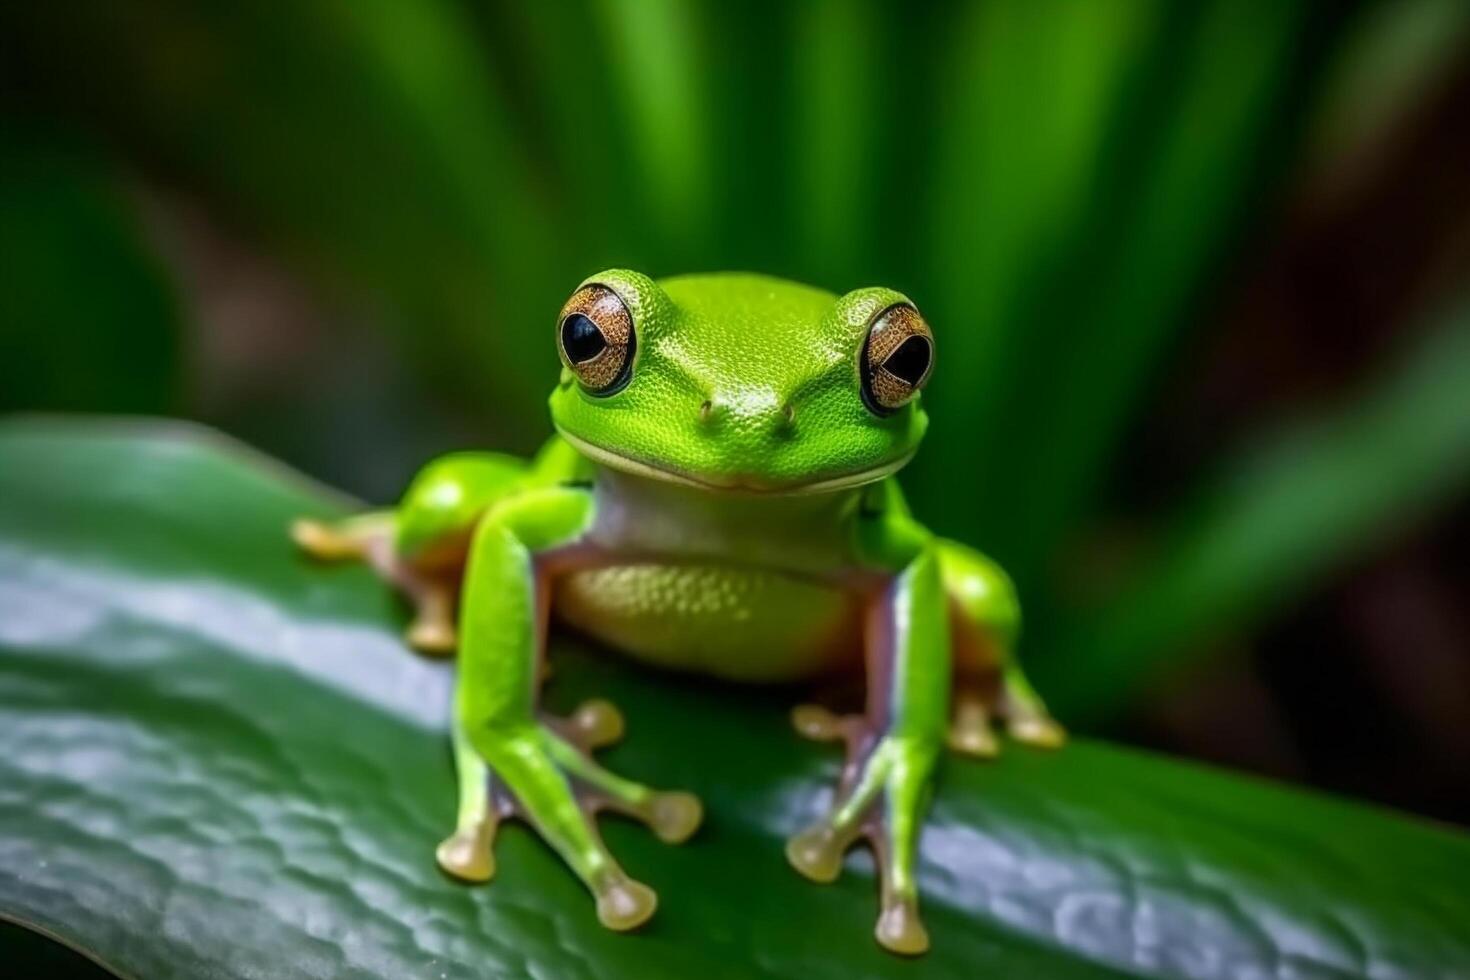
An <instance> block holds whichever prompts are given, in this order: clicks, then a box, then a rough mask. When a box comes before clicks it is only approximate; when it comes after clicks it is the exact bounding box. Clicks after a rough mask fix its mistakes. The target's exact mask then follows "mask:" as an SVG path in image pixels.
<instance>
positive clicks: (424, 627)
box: [403, 580, 459, 657]
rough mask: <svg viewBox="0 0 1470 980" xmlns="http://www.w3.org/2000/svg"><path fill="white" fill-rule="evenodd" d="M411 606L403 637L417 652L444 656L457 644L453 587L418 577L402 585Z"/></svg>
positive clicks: (450, 652)
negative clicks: (404, 585) (410, 618)
mask: <svg viewBox="0 0 1470 980" xmlns="http://www.w3.org/2000/svg"><path fill="white" fill-rule="evenodd" d="M405 591H406V592H408V594H409V598H410V600H411V601H412V602H413V605H414V617H413V622H412V623H410V624H409V626H408V630H407V631H406V632H405V633H404V636H403V638H404V639H405V640H406V641H408V645H409V646H411V647H413V648H414V649H415V650H417V651H419V652H420V653H427V654H429V655H430V656H435V657H447V656H450V655H452V654H453V653H454V649H455V647H456V646H458V645H459V636H458V634H457V633H456V631H455V627H454V612H455V609H454V605H455V589H454V588H453V587H452V586H450V585H448V584H446V583H442V582H435V581H427V580H419V581H416V582H414V583H412V585H411V586H408V587H406V588H405Z"/></svg>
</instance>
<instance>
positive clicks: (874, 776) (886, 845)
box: [786, 705, 939, 956]
mask: <svg viewBox="0 0 1470 980" xmlns="http://www.w3.org/2000/svg"><path fill="white" fill-rule="evenodd" d="M792 721H793V723H794V724H795V726H796V729H797V731H799V732H800V733H802V734H803V735H805V736H807V737H809V738H815V739H819V740H822V741H841V742H843V743H844V744H845V745H846V747H847V764H846V765H845V766H844V767H843V772H842V778H841V781H840V782H839V784H838V787H837V793H836V796H835V798H834V800H833V805H832V807H831V809H830V811H829V812H828V813H827V815H826V816H825V817H823V818H822V819H821V820H819V821H817V822H816V823H815V824H813V825H812V826H810V827H808V828H807V829H805V830H803V831H801V832H800V833H798V834H797V835H796V836H794V837H792V838H791V840H790V841H788V842H787V845H786V858H787V860H788V861H789V862H790V863H791V865H792V867H794V868H795V869H796V870H797V871H798V872H800V873H801V874H802V875H804V876H805V877H807V878H809V879H811V880H812V881H816V882H822V883H826V882H831V881H835V880H836V879H837V877H838V875H840V874H841V872H842V861H843V857H844V855H845V854H846V853H847V850H848V848H850V847H851V846H852V845H853V844H854V843H856V842H857V841H858V840H859V839H860V838H866V839H867V841H868V842H869V844H870V845H871V847H872V848H873V851H874V853H875V855H876V857H877V866H878V875H879V882H880V888H879V895H880V911H879V914H878V920H877V924H876V926H875V927H874V931H873V934H874V937H875V938H876V939H877V940H878V942H879V944H880V945H882V946H883V947H884V948H885V949H888V950H890V951H891V952H894V953H901V954H904V955H908V956H916V955H918V954H920V953H923V952H925V951H926V950H928V948H929V934H928V931H927V930H925V928H924V923H923V921H922V920H921V919H920V917H919V897H918V883H917V876H916V874H915V861H916V851H917V844H918V836H919V829H920V826H921V824H922V817H923V813H922V811H923V806H924V801H925V798H926V795H927V790H928V785H929V779H930V776H931V774H932V772H933V769H934V764H935V761H936V759H937V757H938V754H939V744H938V741H937V740H935V739H929V738H924V737H920V736H915V735H904V734H896V733H892V732H890V733H883V734H880V733H878V732H877V731H875V730H874V729H873V727H872V725H871V723H870V722H869V721H868V720H867V719H866V718H863V717H861V716H857V715H837V714H834V713H833V712H831V711H829V710H827V709H826V708H822V707H820V706H816V705H802V706H800V707H798V708H797V709H796V710H795V711H793V712H792Z"/></svg>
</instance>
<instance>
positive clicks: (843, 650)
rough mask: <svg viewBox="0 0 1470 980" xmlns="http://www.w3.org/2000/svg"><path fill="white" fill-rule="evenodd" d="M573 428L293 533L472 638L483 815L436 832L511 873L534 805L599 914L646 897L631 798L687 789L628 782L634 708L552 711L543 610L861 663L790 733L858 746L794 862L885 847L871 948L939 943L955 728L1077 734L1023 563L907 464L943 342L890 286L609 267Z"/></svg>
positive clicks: (666, 658)
mask: <svg viewBox="0 0 1470 980" xmlns="http://www.w3.org/2000/svg"><path fill="white" fill-rule="evenodd" d="M555 341H556V346H557V351H558V353H559V354H560V357H561V362H562V371H561V379H560V382H559V384H558V385H557V386H556V389H555V391H553V392H552V394H551V418H552V422H553V423H554V425H555V430H556V434H555V435H553V436H552V437H551V440H550V441H549V442H548V443H547V444H546V445H545V447H544V448H543V449H542V450H541V451H540V452H539V453H538V454H537V455H536V456H535V458H533V459H531V460H529V461H524V460H521V459H517V458H514V457H510V456H505V455H499V454H494V453H481V452H474V453H462V454H454V455H450V456H446V457H443V458H441V459H439V460H437V461H435V462H433V463H430V464H429V465H428V466H427V467H426V468H425V469H423V470H422V471H421V472H420V474H419V475H418V476H417V477H416V478H415V479H414V480H413V482H412V484H411V485H410V487H409V489H408V490H407V492H406V494H405V495H404V497H403V499H402V501H401V502H400V503H399V505H398V506H397V508H395V509H393V510H391V511H378V512H372V513H367V514H363V515H360V516H356V517H351V518H348V519H346V520H344V521H340V522H337V523H324V522H316V521H306V520H303V521H300V522H298V523H297V524H296V525H295V526H294V528H293V534H294V537H295V539H296V541H297V542H298V544H299V545H300V546H301V547H303V548H304V549H305V550H306V551H307V552H309V553H311V554H313V555H315V556H318V557H320V558H325V559H357V560H363V561H367V562H369V563H370V564H371V565H372V566H373V567H374V568H376V569H377V571H378V572H379V573H380V574H381V575H382V576H383V577H384V578H386V579H387V580H388V581H390V582H391V583H392V584H393V585H394V586H396V587H397V588H399V589H401V590H402V591H403V592H404V593H405V594H406V595H407V596H408V597H409V599H410V600H411V602H412V603H413V605H414V607H415V610H416V615H415V617H414V619H413V621H412V624H411V626H410V627H409V631H408V641H409V642H410V643H411V644H412V645H414V646H416V647H418V648H420V649H422V650H425V651H435V652H444V653H449V652H453V651H457V654H458V676H457V680H456V695H455V709H454V717H455V723H454V727H453V743H454V749H455V759H456V763H457V765H458V771H459V775H460V780H459V786H460V795H461V799H460V808H459V817H458V823H457V826H456V827H455V829H454V831H453V833H452V834H451V835H450V836H449V837H448V838H447V839H446V840H445V841H444V842H443V843H442V844H441V845H440V846H439V849H438V860H439V863H440V865H442V867H443V868H444V870H446V871H447V872H449V873H450V874H451V875H454V876H457V877H458V878H461V879H466V880H470V881H484V880H487V879H489V878H490V877H491V875H492V874H493V872H494V858H493V853H492V848H493V844H494V838H495V831H496V825H497V823H498V821H499V820H501V819H502V818H504V817H506V816H509V815H512V814H514V815H518V816H520V817H522V818H524V819H525V820H527V821H529V822H530V823H531V824H532V825H533V826H534V827H535V829H536V830H537V831H538V832H539V834H540V835H541V836H542V837H543V838H544V839H545V840H546V841H547V843H549V844H550V845H551V847H552V848H554V849H555V850H556V852H557V853H558V854H559V855H560V856H561V857H562V858H563V859H564V860H565V861H566V863H567V864H568V865H569V866H570V867H571V869H572V870H573V871H574V872H575V873H576V874H577V876H578V877H579V878H580V879H581V880H582V881H583V882H584V883H585V884H586V886H587V888H588V889H589V890H590V891H591V892H592V895H593V897H594V899H595V904H596V911H597V915H598V918H599V919H600V920H601V922H602V923H603V924H604V925H605V926H607V927H608V928H611V929H631V928H634V927H636V926H638V925H639V924H641V923H642V922H644V921H645V920H646V919H647V918H648V917H649V916H650V915H652V914H653V912H654V908H655V904H656V897H655V895H654V893H653V891H652V890H651V889H650V888H648V887H647V886H645V885H643V884H642V883H640V882H638V881H636V880H635V879H633V878H632V877H630V876H629V875H628V874H627V873H626V872H624V870H623V869H622V868H621V866H620V865H619V864H618V862H617V861H616V860H615V859H614V857H613V856H612V855H611V854H610V853H609V852H608V850H607V848H606V846H605V845H604V843H603V841H602V839H601V837H600V836H599V834H598V832H597V829H596V826H595V822H594V819H593V814H594V811H595V810H596V809H599V808H612V809H614V810H617V811H621V812H624V813H627V814H630V815H632V816H634V817H636V818H639V819H641V820H643V821H645V822H646V823H647V824H648V825H649V826H650V827H651V829H652V830H653V832H654V833H655V834H657V835H658V836H659V837H660V838H662V839H663V840H666V841H669V842H679V841H682V840H684V839H685V838H687V837H688V836H689V835H690V834H692V833H693V832H694V830H695V829H696V827H697V826H698V824H699V823H700V821H701V818H702V810H701V806H700V804H699V801H698V800H697V799H696V798H695V797H694V796H693V795H691V794H689V793H684V792H676V791H662V790H655V789H651V788H649V787H647V786H644V785H641V784H639V783H636V782H632V781H630V780H628V779H626V778H624V777H622V776H620V775H616V774H614V773H612V772H609V771H608V770H607V769H605V768H603V767H602V766H600V765H599V764H598V763H596V762H595V761H593V759H592V757H591V750H592V749H593V748H596V747H599V746H601V745H605V744H607V743H608V742H610V741H612V740H615V739H616V738H617V737H618V736H619V734H620V733H621V730H622V719H621V717H620V715H619V714H618V713H617V711H616V709H614V708H613V707H612V706H611V705H610V704H608V703H606V702H605V701H594V702H589V703H587V704H585V705H583V706H582V707H581V708H579V709H578V710H577V711H576V712H574V713H573V714H572V716H570V717H568V718H559V717H552V716H550V715H549V714H547V713H545V712H543V711H542V710H541V709H540V708H539V706H538V698H539V688H540V686H541V680H542V678H543V665H542V660H543V656H544V652H545V646H546V635H547V630H548V625H549V622H550V621H551V620H552V619H555V620H556V621H557V622H558V623H560V624H563V625H565V626H568V627H571V628H573V629H576V630H579V631H581V632H583V633H585V634H589V635H590V636H592V637H594V638H595V639H597V640H599V641H602V642H603V643H605V644H606V645H607V646H610V647H613V648H615V649H617V650H619V651H623V652H625V653H626V654H628V655H630V656H632V657H634V658H636V659H638V660H642V661H645V662H647V663H650V664H655V665H657V666H659V667H664V668H672V669H677V670H689V671H698V672H702V673H705V674H710V675H714V676H716V677H719V678H724V679H728V680H730V681H742V682H761V681H767V682H775V681H792V680H796V679H801V678H815V677H820V676H822V675H826V674H834V673H838V672H841V671H843V670H844V669H850V670H853V671H863V670H865V671H866V691H867V695H866V707H865V710H862V711H861V712H858V713H852V714H840V713H838V712H837V711H834V710H833V709H831V708H827V707H819V706H815V705H804V706H799V707H797V708H796V709H795V710H794V711H793V721H794V723H795V726H796V728H797V730H798V731H799V732H800V733H802V734H804V735H806V736H809V737H812V738H817V739H824V740H831V741H836V742H840V743H841V744H842V745H843V746H845V749H846V765H845V766H844V768H843V769H842V773H841V777H840V780H839V782H838V786H837V788H836V792H835V794H834V796H833V800H832V803H831V806H830V809H829V810H827V812H826V815H825V816H824V817H823V818H822V819H821V820H820V821H818V822H817V823H816V824H815V825H814V826H811V827H809V828H808V829H806V830H804V831H802V832H801V833H799V834H797V835H796V836H795V837H794V838H792V839H791V841H790V842H789V844H788V846H787V852H786V853H787V857H788V858H789V860H790V862H791V864H792V865H793V866H794V867H795V868H796V870H797V871H799V872H801V873H802V874H803V875H805V876H806V877H808V878H810V879H813V880H815V881H819V882H825V881H831V880H833V879H834V878H836V876H837V874H838V872H839V870H840V868H841V865H842V859H843V855H844V853H845V852H846V850H847V849H848V847H849V846H850V845H852V844H853V843H854V842H856V841H857V840H858V839H859V838H867V839H868V841H869V842H870V843H871V844H872V846H873V847H874V850H875V853H876V855H877V865H878V873H879V878H880V899H881V910H880V913H879V915H878V919H877V927H876V935H877V940H878V942H879V943H881V944H882V945H883V946H884V947H886V948H888V949H890V950H893V951H895V952H899V953H909V954H915V953H920V952H923V951H924V950H925V949H927V948H928V943H929V940H928V936H927V933H926V932H925V929H924V926H923V924H922V922H921V920H920V918H919V909H918V895H917V885H916V869H915V861H916V846H917V841H918V837H919V832H920V827H921V823H922V819H923V811H924V807H925V802H926V799H927V796H928V789H929V784H930V781H931V777H932V775H933V773H934V769H935V764H936V762H937V760H938V757H939V755H940V753H941V752H942V750H943V748H944V746H945V745H946V744H948V745H949V746H950V747H952V748H953V749H956V750H958V751H960V752H964V753H967V754H970V755H974V756H989V755H993V754H994V753H995V752H996V751H997V750H998V743H997V740H996V738H995V736H994V734H993V732H992V728H991V721H992V719H1000V720H1003V721H1004V723H1005V725H1006V727H1007V729H1008V730H1009V732H1010V733H1011V735H1012V736H1013V737H1015V738H1016V739H1018V740H1019V741H1021V742H1025V743H1030V744H1032V745H1037V746H1048V747H1050V746H1056V745H1059V744H1061V742H1062V740H1063V737H1064V736H1063V732H1062V729H1061V728H1060V727H1059V726H1058V725H1057V724H1056V723H1055V722H1054V721H1053V720H1052V719H1051V717H1050V716H1049V715H1048V714H1047V711H1046V708H1045V707H1044V706H1043V704H1042V702H1041V700H1040V699H1039V698H1038V696H1037V695H1036V693H1035V692H1034V691H1033V690H1032V688H1031V686H1030V685H1029V684H1028V683H1027V681H1026V678H1025V676H1024V675H1023V674H1022V672H1021V670H1020V668H1019V667H1018V665H1017V663H1016V660H1015V643H1016V636H1017V630H1018V627H1019V609H1018V606H1017V602H1016V596H1015V593H1014V590H1013V589H1012V586H1011V583H1010V581H1009V580H1008V579H1007V577H1006V575H1005V573H1004V572H1003V571H1001V569H1000V568H999V567H997V566H996V565H995V564H994V563H993V562H991V561H990V560H989V559H987V558H986V557H985V556H983V555H981V554H979V553H978V552H976V551H974V550H972V549H971V548H969V547H966V546H965V545H962V544H959V543H957V542H954V541H947V540H944V539H941V538H938V537H936V536H935V535H933V534H932V533H930V532H929V531H928V530H926V529H925V527H924V526H923V525H922V524H921V523H919V522H918V521H917V520H916V519H915V518H914V517H913V516H912V514H911V513H910V512H909V508H908V506H907V505H906V504H905V502H904V497H903V494H902V492H901V491H900V490H899V486H898V483H897V481H896V480H895V478H894V474H895V473H897V472H898V470H899V469H901V468H902V467H903V466H904V464H905V463H907V462H908V461H909V459H910V458H911V457H912V456H913V455H914V452H915V450H916V449H917V448H918V446H919V442H920V440H921V438H922V437H923V435H924V429H925V426H926V425H927V418H926V416H925V414H924V411H923V409H922V408H921V406H920V392H921V390H922V389H923V387H924V385H925V383H926V382H927V381H928V379H929V376H930V373H931V371H932V369H933V365H934V353H935V345H934V336H933V333H932V332H931V330H930V327H929V325H928V324H927V323H926V322H925V320H924V318H923V317H922V316H921V315H920V314H919V312H918V310H917V308H916V307H915V306H914V305H913V304H912V303H911V302H910V301H909V300H908V299H907V298H906V297H904V296H903V295H901V294H899V293H897V292H894V291H893V290H891V289H880V288H867V289H858V290H855V291H853V292H850V293H847V294H846V295H844V296H840V297H839V296H835V295H833V294H831V293H828V292H825V291H823V290H820V289H815V288H811V287H808V286H804V285H799V284H796V283H792V282H787V281H784V280H780V279H774V278H768V277H764V276H758V275H747V274H712V275H691V276H678V277H674V278H668V279H662V280H659V281H654V280H653V279H650V278H648V277H647V276H644V275H641V274H639V273H637V272H631V271H627V270H617V269H615V270H610V271H607V272H603V273H600V274H598V275H595V276H592V277H591V278H590V279H588V280H586V281H585V282H584V283H582V285H581V286H580V287H578V288H577V290H576V291H575V292H574V293H573V294H572V296H571V298H570V299H569V300H568V301H567V303H566V305H565V306H564V307H563V309H562V311H561V315H560V317H559V318H558V320H557V324H556V332H555Z"/></svg>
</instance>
